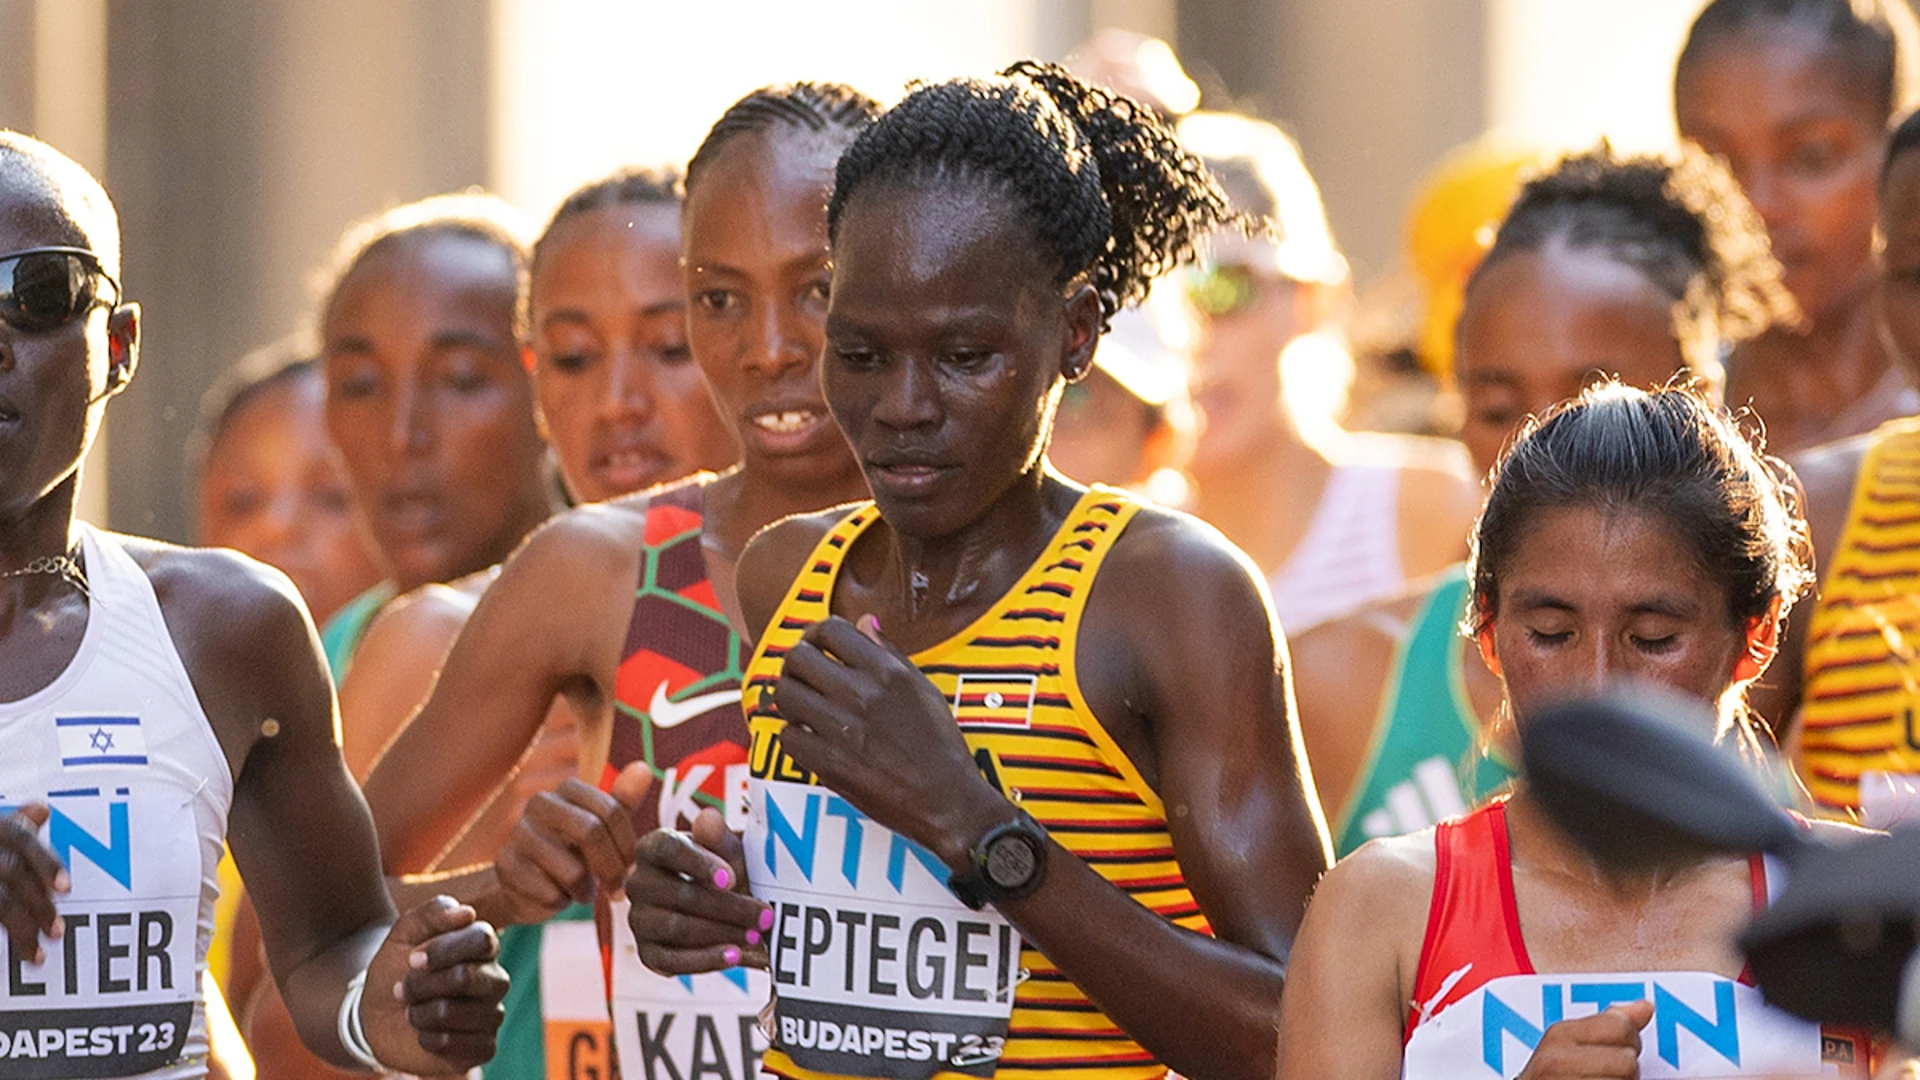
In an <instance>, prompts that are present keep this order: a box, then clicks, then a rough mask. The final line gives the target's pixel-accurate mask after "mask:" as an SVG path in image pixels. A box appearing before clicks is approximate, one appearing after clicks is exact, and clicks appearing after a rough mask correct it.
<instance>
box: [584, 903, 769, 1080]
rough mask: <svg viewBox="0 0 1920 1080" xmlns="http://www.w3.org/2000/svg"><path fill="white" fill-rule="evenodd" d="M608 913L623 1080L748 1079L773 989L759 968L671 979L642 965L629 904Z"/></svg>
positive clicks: (761, 1047)
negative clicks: (763, 1013)
mask: <svg viewBox="0 0 1920 1080" xmlns="http://www.w3.org/2000/svg"><path fill="white" fill-rule="evenodd" d="M611 907H612V909H613V941H614V948H613V1030H614V1040H615V1043H616V1045H618V1046H619V1047H620V1075H621V1076H622V1077H623V1078H624V1080H752V1078H753V1077H755V1076H757V1075H759V1072H760V1055H761V1054H762V1053H764V1052H765V1051H766V1049H767V1040H766V1037H765V1036H764V1035H762V1034H761V1033H760V1026H759V1018H760V1010H761V1009H763V1008H765V1007H766V1004H767V994H768V987H769V986H770V983H769V981H768V979H767V973H766V972H764V971H761V970H759V969H757V968H746V967H733V968H728V969H727V970H725V971H710V972H704V973H702V974H699V975H681V976H678V977H669V976H666V975H661V974H659V973H657V972H655V971H653V970H651V969H649V968H648V967H647V966H646V965H645V964H643V963H641V962H640V950H639V948H638V946H636V945H635V944H634V940H633V930H632V928H631V927H630V926H628V924H627V912H628V911H629V910H630V909H631V907H632V905H631V904H629V903H628V902H627V900H626V898H625V897H621V898H620V899H618V900H615V901H614V902H613V904H612V905H611Z"/></svg>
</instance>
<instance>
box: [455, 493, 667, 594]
mask: <svg viewBox="0 0 1920 1080" xmlns="http://www.w3.org/2000/svg"><path fill="white" fill-rule="evenodd" d="M648 504H649V503H648V498H647V494H646V493H642V494H639V495H632V496H627V497H626V498H622V499H618V500H615V501H612V502H604V503H586V504H584V505H581V506H576V507H573V508H572V509H569V510H566V511H563V512H561V513H559V514H556V515H554V516H553V517H551V518H548V519H547V520H546V521H544V522H542V523H541V524H540V525H539V527H538V528H536V529H534V530H533V532H532V533H531V534H529V535H528V536H527V538H526V539H525V540H523V541H521V543H520V546H519V547H518V548H516V549H514V552H513V554H511V555H509V556H507V560H506V562H504V563H502V564H501V569H500V575H501V576H503V577H512V578H514V579H516V581H517V582H519V583H522V584H528V583H529V581H528V579H529V577H530V576H537V577H538V578H539V579H540V581H542V582H547V581H551V582H552V583H553V584H555V585H559V584H563V583H567V582H572V581H579V582H583V583H590V584H592V585H594V586H599V585H601V584H602V583H604V582H605V581H606V580H607V579H606V577H605V575H607V574H609V573H613V572H618V571H622V570H623V568H626V567H630V566H631V565H632V564H633V563H634V561H635V560H636V559H637V558H639V552H640V548H641V546H642V545H643V544H644V543H645V541H646V534H647V507H648ZM482 573H486V572H485V571H483V572H482ZM477 576H478V575H475V577H477ZM473 580H474V577H469V578H466V579H463V580H462V581H461V582H456V583H454V584H455V585H456V586H463V585H465V584H467V583H469V582H472V581H473ZM487 584H490V582H483V583H481V584H480V586H479V587H478V588H474V589H463V591H467V592H470V593H471V594H472V595H473V596H474V597H475V599H476V600H477V599H478V595H479V593H480V592H484V591H485V589H486V585H487Z"/></svg>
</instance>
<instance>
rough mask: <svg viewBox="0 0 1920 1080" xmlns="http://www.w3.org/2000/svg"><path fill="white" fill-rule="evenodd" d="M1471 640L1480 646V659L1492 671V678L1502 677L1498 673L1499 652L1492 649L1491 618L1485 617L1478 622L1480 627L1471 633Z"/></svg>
mask: <svg viewBox="0 0 1920 1080" xmlns="http://www.w3.org/2000/svg"><path fill="white" fill-rule="evenodd" d="M1473 640H1474V643H1475V644H1477V645H1479V646H1480V660H1481V662H1482V663H1484V664H1486V665H1487V670H1488V671H1491V672H1493V677H1494V678H1496V679H1498V678H1502V677H1503V676H1502V675H1501V673H1500V654H1499V653H1498V652H1496V651H1494V648H1493V620H1492V619H1487V620H1485V621H1484V622H1482V623H1481V624H1480V629H1479V630H1478V631H1477V632H1475V634H1474V635H1473Z"/></svg>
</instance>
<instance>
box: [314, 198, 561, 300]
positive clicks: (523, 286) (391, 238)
mask: <svg viewBox="0 0 1920 1080" xmlns="http://www.w3.org/2000/svg"><path fill="white" fill-rule="evenodd" d="M527 231H528V230H527V227H526V221H525V219H524V218H522V216H521V214H520V212H519V211H518V210H516V209H514V208H513V207H512V206H511V205H509V204H508V203H507V202H506V201H504V200H502V199H501V198H500V197H499V196H496V195H489V194H487V193H485V192H483V191H480V190H478V189H474V190H471V191H464V192H459V193H456V194H451V195H434V196H430V197H428V198H425V199H421V200H419V201H417V202H410V203H407V204H405V205H403V206H396V207H394V208H393V209H391V210H387V211H384V212H382V213H379V214H375V215H374V216H372V217H370V218H366V219H363V220H361V221H359V222H357V223H355V224H353V225H351V226H349V227H348V228H347V231H346V232H345V233H344V234H342V235H341V237H340V243H339V246H338V247H336V248H335V250H334V254H333V259H332V260H331V261H330V262H329V263H328V264H327V266H326V267H325V268H324V269H323V270H322V271H321V272H320V275H319V277H318V278H317V279H316V286H317V287H316V289H315V292H316V293H317V294H318V296H319V303H318V304H317V305H316V306H315V313H316V315H315V320H314V321H315V323H316V327H315V329H316V331H318V330H319V328H320V326H319V324H323V323H325V321H326V317H327V311H328V310H329V309H330V308H332V307H333V301H334V297H335V295H336V294H338V293H339V291H340V284H341V282H343V281H345V280H346V279H347V275H349V274H351V273H353V271H354V269H355V268H356V267H358V266H359V265H360V264H361V263H362V262H363V261H365V260H366V258H367V256H369V255H371V254H373V253H374V252H376V251H381V250H384V249H386V248H390V247H392V246H394V245H396V244H399V243H401V242H403V241H406V240H411V239H419V238H423V237H431V236H464V237H467V238H469V239H473V240H478V241H480V242H481V243H484V244H489V245H491V246H493V247H496V248H498V249H499V250H500V252H501V254H503V255H505V256H506V257H507V259H508V261H509V262H511V263H512V264H513V275H514V286H515V287H514V295H515V304H514V321H515V324H516V325H515V329H516V332H518V331H519V330H520V329H521V328H520V326H519V320H520V316H521V312H520V310H519V308H520V304H519V297H520V296H521V295H524V294H525V293H526V291H527V268H528V266H529V263H530V257H529V251H528V244H527ZM316 336H317V334H316Z"/></svg>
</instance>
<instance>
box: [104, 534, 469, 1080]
mask: <svg viewBox="0 0 1920 1080" xmlns="http://www.w3.org/2000/svg"><path fill="white" fill-rule="evenodd" d="M130 550H132V551H133V552H134V553H135V556H136V558H140V559H141V561H142V562H143V563H144V564H145V566H146V569H147V571H148V574H149V576H150V577H151V578H152V580H153V583H154V590H155V593H156V595H157V596H158V597H159V599H160V605H161V610H162V612H163V613H164V615H165V616H166V619H167V625H168V627H169V629H170V631H171V632H172V635H173V638H174V644H175V646H176V647H177V648H178V649H179V652H180V655H181V658H182V660H183V661H184V662H185V663H186V667H187V671H188V672H189V675H190V676H191V678H192V681H193V686H194V689H195V691H196V692H197V694H198V696H199V698H200V701H201V704H202V707H203V708H204V709H205V710H206V713H207V716H208V718H209V719H210V720H211V722H212V724H213V727H214V730H215V732H216V734H217V735H218V737H219V740H220V743H221V746H222V748H223V750H224V751H225V752H226V754H227V757H228V760H229V762H230V763H232V765H233V771H234V793H233V806H232V809H231V810H230V812H229V815H228V830H227V839H228V843H229V845H230V846H231V847H232V849H233V853H234V859H235V861H236V862H237V863H238V864H239V867H240V872H241V876H242V878H243V879H244V880H245V881H246V883H247V889H248V893H249V895H250V896H251V897H252V899H253V903H254V908H255V910H256V911H257V912H258V913H259V916H260V924H261V930H262V937H263V939H264V942H265V946H266V952H267V956H268V960H269V963H270V966H271V967H272V969H273V971H274V973H275V977H276V980H277V981H278V983H279V986H280V990H281V993H282V995H283V996H284V997H285V999H286V1001H287V1003H288V1006H289V1009H290V1010H291V1012H292V1014H293V1016H294V1019H295V1022H296V1023H297V1024H298V1026H299V1028H300V1032H301V1036H302V1038H303V1039H304V1040H305V1041H306V1043H307V1044H308V1046H310V1047H312V1048H313V1049H314V1050H315V1052H316V1053H319V1054H321V1055H322V1056H323V1057H326V1058H327V1059H328V1060H331V1061H334V1062H336V1063H339V1064H351V1063H352V1062H353V1058H352V1057H351V1056H349V1055H348V1054H347V1053H346V1050H345V1048H344V1047H343V1046H342V1044H341V1042H340V1039H339V1037H338V1035H337V1027H336V1022H337V1017H338V1015H339V1010H340V1003H341V1001H342V998H343V995H344V994H345V992H346V989H347V984H348V980H349V978H350V977H351V976H353V975H355V974H357V973H359V972H361V971H367V972H368V976H367V992H366V995H365V997H364V998H363V1003H362V1007H361V1011H360V1015H361V1016H362V1018H363V1019H364V1021H365V1025H366V1034H367V1038H368V1039H369V1041H370V1043H371V1045H372V1048H373V1050H374V1053H375V1054H376V1056H377V1057H379V1058H380V1059H381V1060H382V1061H383V1062H385V1063H387V1064H388V1065H390V1066H393V1067H397V1068H402V1069H406V1070H409V1071H414V1072H435V1071H445V1070H448V1069H449V1068H452V1069H463V1068H466V1067H469V1066H471V1065H473V1064H477V1063H478V1062H481V1061H484V1060H486V1059H487V1058H488V1057H490V1056H492V1053H493V1040H494V1033H495V1031H497V1030H498V1028H499V1024H500V1015H501V1014H500V999H501V998H502V997H503V996H504V995H505V992H506V979H505V975H504V973H502V972H501V971H500V969H499V968H498V966H497V965H495V964H494V963H493V962H492V961H493V956H494V953H495V951H496V950H497V948H498V945H497V942H495V940H494V937H493V932H492V931H491V929H489V928H488V927H486V926H485V925H484V924H481V923H477V922H476V921H475V920H474V916H473V912H472V911H471V909H467V908H461V907H457V906H456V905H454V904H452V903H451V902H441V903H436V904H428V905H424V906H422V907H420V908H417V909H415V910H413V911H411V912H409V913H408V914H406V915H404V916H401V917H400V918H399V919H398V920H396V919H395V917H394V913H393V907H392V904H391V902H390V901H389V900H388V897H387V891H386V888H385V883H384V881H383V880H382V878H381V875H380V867H379V856H378V853H377V851H376V849H375V844H374V835H373V825H372V822H371V821H370V820H369V818H368V816H367V809H366V804H365V803H364V802H363V801H362V800H361V798H360V796H359V792H358V790H357V789H356V788H355V787H354V784H353V780H352V778H351V777H350V776H349V775H348V774H347V770H346V765H345V763H344V761H343V760H342V759H341V756H340V749H339V745H338V744H337V743H336V742H335V741H334V732H335V724H334V711H333V692H332V686H331V683H330V681H329V679H328V676H327V670H326V664H325V661H324V660H323V659H322V658H321V655H320V646H319V639H318V637H317V635H316V634H315V632H314V629H313V624H312V622H311V621H310V620H309V619H308V618H307V615H306V611H305V608H304V607H303V606H302V605H301V603H300V600H299V596H298V594H297V593H296V592H294V590H293V586H292V584H291V583H290V582H288V581H287V580H286V579H285V578H284V577H283V576H281V575H280V574H278V573H277V572H276V571H271V570H268V569H267V568H265V567H262V566H260V565H259V564H256V563H253V562H251V561H249V560H246V559H244V558H241V557H239V556H235V555H231V554H228V553H221V552H200V551H183V550H180V549H167V548H161V547H158V546H140V547H134V546H132V545H130ZM414 953H419V954H422V956H423V962H422V963H420V964H419V965H418V966H415V965H414V963H413V962H412V959H411V955H410V954H414ZM396 984H399V985H400V986H401V988H402V993H403V994H404V1000H400V999H397V998H396V993H395V986H396Z"/></svg>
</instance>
